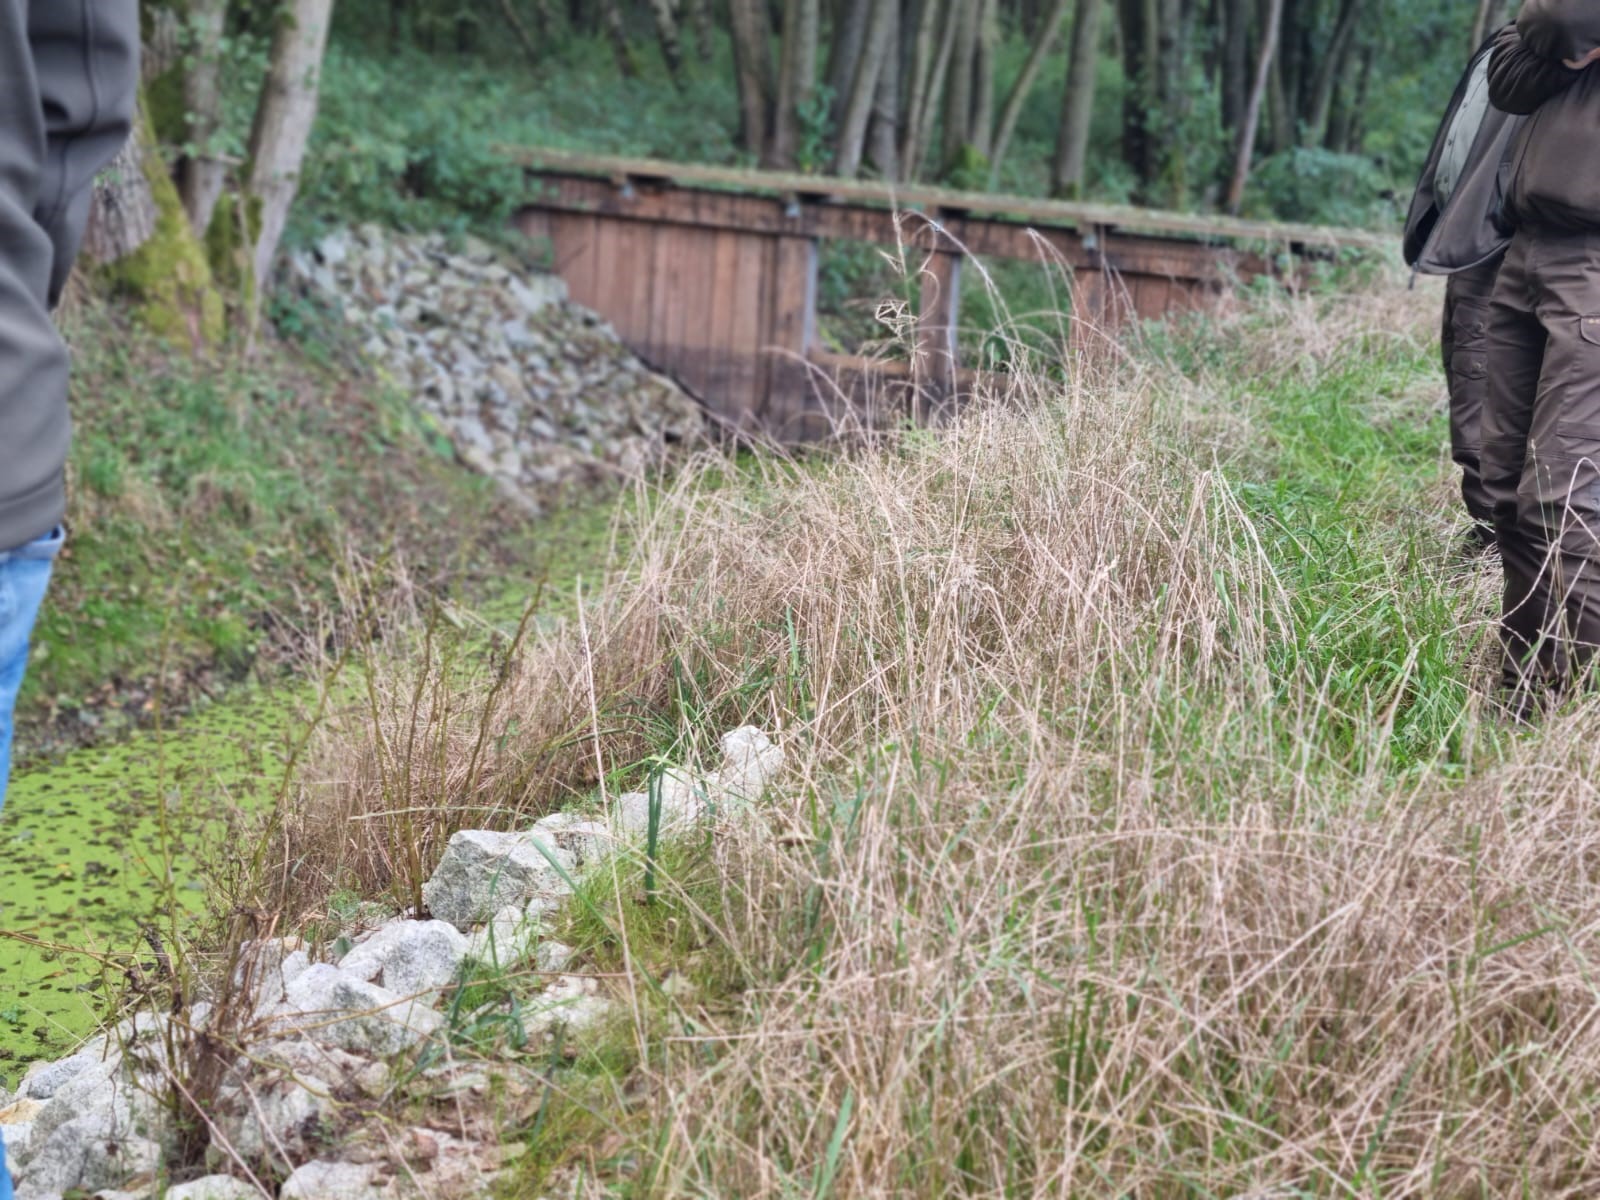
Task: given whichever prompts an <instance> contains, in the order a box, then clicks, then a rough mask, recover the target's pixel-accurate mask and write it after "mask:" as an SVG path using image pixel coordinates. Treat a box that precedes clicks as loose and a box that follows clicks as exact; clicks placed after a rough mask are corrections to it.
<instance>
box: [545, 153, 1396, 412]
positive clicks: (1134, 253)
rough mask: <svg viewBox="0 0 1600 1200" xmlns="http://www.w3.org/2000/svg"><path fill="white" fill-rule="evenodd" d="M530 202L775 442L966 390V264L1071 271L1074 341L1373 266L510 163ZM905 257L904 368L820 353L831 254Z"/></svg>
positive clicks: (650, 350)
mask: <svg viewBox="0 0 1600 1200" xmlns="http://www.w3.org/2000/svg"><path fill="white" fill-rule="evenodd" d="M514 153H515V155H516V157H517V159H518V160H519V161H521V162H523V163H524V164H525V165H526V166H527V167H528V178H529V182H530V189H529V190H530V198H529V200H528V201H527V203H526V204H525V205H524V206H523V207H522V208H521V209H520V210H519V212H518V214H517V216H516V218H515V220H516V224H517V225H518V227H519V228H521V229H522V230H523V231H524V232H525V233H527V234H528V235H529V236H533V237H548V238H549V239H550V242H551V245H552V249H553V254H554V262H555V268H556V270H557V271H558V272H559V273H560V274H561V275H562V277H563V278H564V279H565V280H566V282H567V284H568V288H569V290H570V292H571V294H572V296H573V298H574V299H575V300H576V301H578V302H579V303H580V304H583V305H585V306H587V307H589V308H593V309H594V310H595V311H597V312H599V313H600V314H601V315H603V316H604V317H606V318H607V319H608V320H609V321H611V322H612V324H613V325H614V326H615V327H616V329H617V332H618V333H619V335H621V337H622V338H623V340H624V341H626V342H627V343H628V344H629V345H630V346H632V347H633V348H634V349H635V351H636V352H637V353H638V354H639V355H640V356H641V357H642V358H643V359H644V360H645V361H646V362H648V363H649V364H650V365H651V366H653V367H655V368H656V369H657V370H660V371H663V372H665V373H667V374H669V375H672V376H673V377H675V378H676V379H677V380H678V381H679V382H680V383H681V384H682V385H683V386H684V387H685V388H687V389H688V390H689V391H690V392H691V393H693V394H694V395H695V396H697V397H698V398H699V399H700V400H701V402H702V403H703V404H704V405H705V406H706V408H707V410H708V412H709V413H710V414H711V415H712V416H713V418H714V419H715V420H716V422H717V424H718V425H719V426H720V427H722V428H723V429H725V430H728V431H730V432H737V433H751V434H754V433H761V434H765V435H767V436H772V437H775V438H778V439H780V440H783V441H789V442H797V441H815V440H819V439H823V438H827V437H829V436H832V434H833V433H834V431H835V430H836V429H837V428H839V427H840V426H841V425H849V424H852V423H865V424H868V425H871V424H874V423H876V422H877V421H879V420H883V419H889V418H890V417H893V418H894V419H899V418H900V417H902V416H904V415H906V414H907V413H915V414H917V415H920V416H923V417H927V416H930V415H932V413H933V411H934V410H935V409H938V408H941V407H943V406H944V404H945V402H946V401H948V400H950V399H952V398H953V397H955V396H956V395H957V394H959V393H960V392H961V391H962V390H963V389H964V388H970V386H971V385H972V384H971V375H970V373H967V372H963V371H962V369H961V364H960V362H959V361H958V356H957V353H956V344H957V341H956V333H957V321H958V297H959V287H960V278H961V263H962V260H963V259H964V258H965V257H966V256H968V255H979V256H984V257H996V258H1012V259H1024V260H1031V261H1037V262H1041V263H1045V264H1049V266H1050V267H1051V268H1060V269H1062V270H1063V272H1064V278H1065V285H1066V287H1067V289H1068V292H1069V298H1068V302H1069V304H1070V309H1071V315H1072V318H1073V328H1074V330H1075V337H1076V339H1077V340H1078V342H1079V343H1080V344H1082V345H1085V346H1088V345H1091V344H1093V343H1094V342H1095V341H1096V340H1098V339H1101V338H1104V337H1109V336H1114V335H1115V332H1116V330H1117V329H1118V328H1119V327H1120V326H1122V325H1125V324H1126V323H1127V322H1129V321H1133V320H1138V319H1141V318H1152V317H1161V316H1165V315H1167V314H1169V313H1182V312H1190V311H1196V310H1199V309H1203V308H1205V307H1206V306H1207V305H1209V304H1212V303H1214V301H1215V299H1216V297H1217V296H1218V295H1219V294H1221V293H1222V292H1224V291H1225V290H1226V289H1227V288H1229V287H1230V286H1232V285H1233V284H1234V283H1236V282H1239V281H1248V280H1250V279H1253V278H1255V277H1257V276H1260V275H1264V274H1265V275H1274V276H1278V275H1281V274H1282V273H1284V272H1285V271H1287V272H1288V273H1290V274H1296V273H1298V272H1299V271H1301V270H1302V269H1303V260H1304V259H1305V258H1307V257H1316V256H1324V257H1325V256H1327V255H1328V254H1331V253H1334V252H1337V251H1340V250H1347V249H1353V250H1360V251H1370V250H1371V249H1373V248H1374V247H1375V246H1377V245H1379V244H1380V243H1379V242H1378V240H1377V239H1376V238H1375V236H1374V235H1369V234H1361V233H1349V232H1347V231H1338V230H1319V229H1314V228H1308V227H1305V226H1287V225H1266V224H1261V223H1254V222H1243V221H1228V220H1216V219H1207V218H1199V217H1191V216H1186V215H1182V214H1167V213H1151V212H1146V211H1143V210H1128V209H1114V208H1108V207H1106V206H1095V205H1072V204H1060V203H1056V202H1052V201H1039V200H1032V199H1024V198H1018V197H993V196H981V195H972V194H967V193H958V192H949V191H944V190H941V189H929V188H913V189H900V190H898V191H897V190H895V189H891V188H886V187H884V186H883V185H879V184H867V183H861V182H859V181H854V180H830V179H821V178H816V177H810V176H790V175H775V174H771V173H767V172H749V171H732V170H726V169H722V168H705V167H683V166H680V165H677V164H665V163H655V162H650V161H648V160H630V159H582V158H577V157H574V156H571V155H564V154H557V153H555V152H549V151H516V152H514ZM825 239H828V240H850V241H858V242H872V243H877V244H880V245H884V246H889V247H896V248H899V249H902V250H903V251H904V253H905V258H906V262H907V263H908V265H909V266H910V267H911V269H913V270H915V269H917V267H918V265H919V264H920V265H921V276H920V279H919V309H920V311H919V313H918V322H917V331H916V344H915V350H914V353H913V356H912V358H913V361H911V362H909V363H893V362H871V361H866V360H862V359H854V358H842V357H840V356H837V355H830V354H826V353H823V352H822V351H821V350H820V349H819V347H818V346H817V345H816V291H817V246H818V243H819V242H820V241H822V240H825Z"/></svg>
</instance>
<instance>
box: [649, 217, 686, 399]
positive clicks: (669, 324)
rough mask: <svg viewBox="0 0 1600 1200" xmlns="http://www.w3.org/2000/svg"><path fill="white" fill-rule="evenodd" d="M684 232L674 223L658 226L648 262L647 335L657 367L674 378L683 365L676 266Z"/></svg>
mask: <svg viewBox="0 0 1600 1200" xmlns="http://www.w3.org/2000/svg"><path fill="white" fill-rule="evenodd" d="M685 236H686V231H685V230H683V229H681V228H679V227H677V226H671V225H664V226H661V227H659V228H658V229H657V230H656V231H655V253H654V254H653V255H652V258H651V266H650V270H651V273H652V274H653V275H654V276H655V280H656V284H655V292H654V293H653V294H652V296H651V304H650V307H651V310H652V312H651V318H650V337H651V341H652V343H653V344H654V345H655V346H656V347H658V350H657V354H658V356H659V357H658V366H659V368H660V369H661V370H662V371H665V372H666V373H667V374H669V375H672V376H673V377H674V378H681V376H680V372H681V370H682V368H683V330H684V299H685V297H684V292H683V287H684V280H683V279H682V278H681V277H680V276H679V274H678V270H677V267H678V257H679V243H680V242H681V241H682V240H683V238H684V237H685Z"/></svg>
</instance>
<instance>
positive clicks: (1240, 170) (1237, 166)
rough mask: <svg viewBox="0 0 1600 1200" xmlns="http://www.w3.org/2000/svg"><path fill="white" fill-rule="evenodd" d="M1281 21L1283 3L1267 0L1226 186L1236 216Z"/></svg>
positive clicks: (1248, 173)
mask: <svg viewBox="0 0 1600 1200" xmlns="http://www.w3.org/2000/svg"><path fill="white" fill-rule="evenodd" d="M1282 19H1283V0H1268V3H1267V23H1266V27H1265V28H1264V29H1263V30H1262V31H1261V54H1260V56H1259V57H1258V59H1257V61H1256V81H1255V85H1254V86H1253V87H1252V88H1251V89H1250V103H1249V104H1248V105H1246V107H1245V112H1244V124H1243V125H1242V126H1241V127H1240V129H1239V144H1238V147H1237V149H1236V151H1235V153H1234V158H1233V180H1232V181H1231V182H1230V183H1229V184H1228V211H1229V212H1230V213H1233V214H1235V215H1237V214H1238V212H1239V210H1240V209H1241V208H1242V207H1244V189H1245V185H1246V184H1247V183H1249V182H1250V160H1251V157H1252V155H1253V154H1254V153H1255V146H1256V127H1257V125H1259V124H1260V121H1261V104H1262V101H1263V100H1264V99H1265V97H1266V94H1267V86H1268V83H1269V82H1270V80H1271V75H1272V60H1273V58H1274V57H1275V56H1276V55H1277V53H1278V33H1279V25H1280V23H1281V21H1282Z"/></svg>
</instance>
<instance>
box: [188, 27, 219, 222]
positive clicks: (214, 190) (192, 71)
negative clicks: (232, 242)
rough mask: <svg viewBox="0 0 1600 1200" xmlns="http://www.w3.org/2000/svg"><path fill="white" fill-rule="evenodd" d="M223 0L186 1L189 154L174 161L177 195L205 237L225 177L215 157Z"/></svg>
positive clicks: (191, 219)
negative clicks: (189, 37) (189, 36)
mask: <svg viewBox="0 0 1600 1200" xmlns="http://www.w3.org/2000/svg"><path fill="white" fill-rule="evenodd" d="M227 15H228V4H227V0H192V2H191V3H190V5H189V27H190V31H191V34H192V36H193V38H194V44H193V47H192V49H191V51H190V54H189V63H188V67H187V69H186V70H185V71H184V73H183V105H184V108H185V109H186V110H187V116H188V122H189V139H188V140H189V145H190V147H191V150H190V152H189V154H188V155H187V156H186V157H185V158H184V159H183V161H182V162H180V163H179V164H178V194H179V196H181V197H182V199H183V210H184V212H186V213H188V215H189V224H190V225H192V226H193V227H194V231H195V232H196V233H198V234H199V235H201V236H202V237H204V236H205V232H206V230H207V229H208V228H210V226H211V214H212V212H213V211H214V210H215V209H216V207H217V197H219V196H221V195H222V188H223V185H224V184H225V183H226V182H227V178H228V164H227V162H226V161H225V160H224V159H222V158H219V157H218V156H217V146H216V142H217V130H218V128H219V127H220V126H221V124H222V80H221V76H222V34H223V27H224V25H225V23H226V21H227Z"/></svg>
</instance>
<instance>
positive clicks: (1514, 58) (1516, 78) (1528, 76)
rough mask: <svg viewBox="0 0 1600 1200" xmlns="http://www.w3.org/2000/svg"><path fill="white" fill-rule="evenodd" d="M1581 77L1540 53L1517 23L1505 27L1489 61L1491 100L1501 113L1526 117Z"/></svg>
mask: <svg viewBox="0 0 1600 1200" xmlns="http://www.w3.org/2000/svg"><path fill="white" fill-rule="evenodd" d="M1577 78H1578V72H1577V71H1571V70H1568V69H1567V68H1566V67H1564V66H1562V65H1561V64H1560V63H1559V62H1554V61H1552V60H1551V59H1548V58H1545V57H1543V56H1542V55H1539V54H1536V53H1535V52H1534V51H1533V50H1532V49H1531V48H1530V47H1529V46H1528V44H1527V42H1526V41H1525V40H1524V39H1523V38H1522V36H1521V35H1520V34H1519V33H1518V31H1517V29H1516V28H1515V27H1513V26H1510V25H1508V26H1506V28H1505V29H1503V30H1501V32H1500V35H1499V37H1498V38H1497V39H1496V41H1495V47H1494V57H1493V58H1491V59H1490V60H1489V100H1490V103H1492V104H1493V105H1494V106H1495V107H1496V108H1498V109H1499V110H1500V111H1501V112H1506V113H1513V114H1515V115H1517V116H1525V115H1527V114H1528V113H1531V112H1533V111H1534V110H1535V109H1537V108H1538V107H1539V106H1540V105H1541V104H1543V103H1544V102H1545V101H1546V100H1548V99H1550V97H1551V96H1554V95H1556V94H1558V93H1560V92H1562V91H1565V90H1566V89H1567V88H1568V87H1570V86H1571V85H1572V83H1573V81H1574V80H1576V79H1577Z"/></svg>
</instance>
